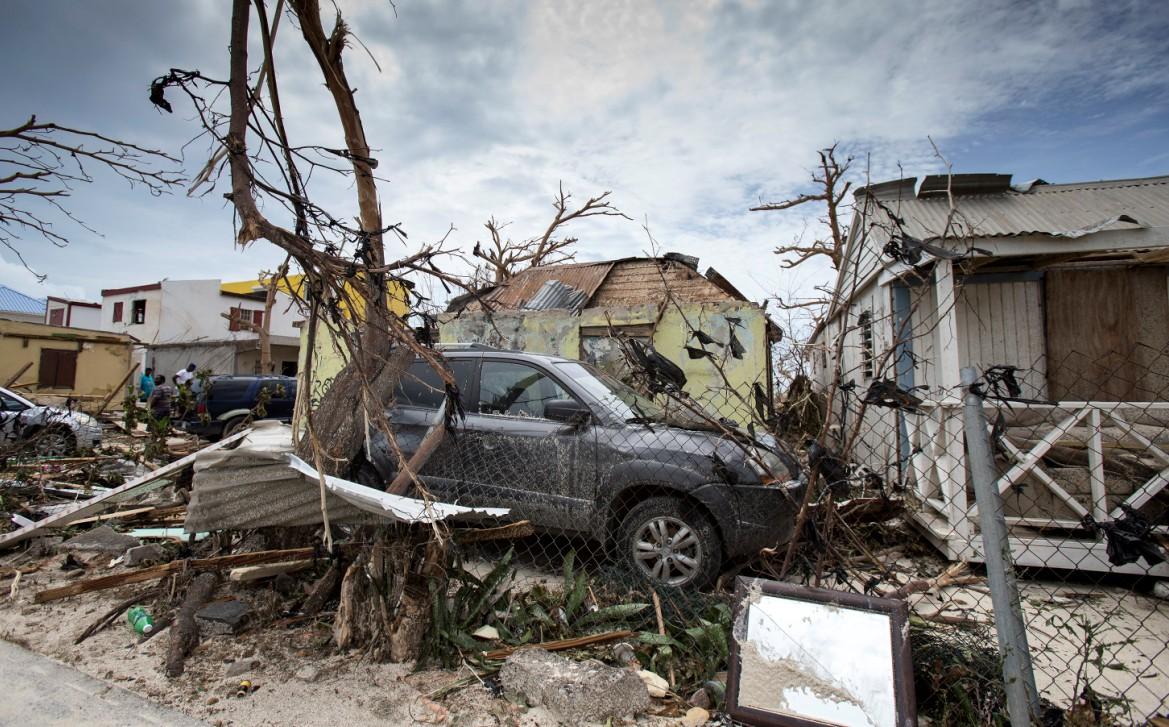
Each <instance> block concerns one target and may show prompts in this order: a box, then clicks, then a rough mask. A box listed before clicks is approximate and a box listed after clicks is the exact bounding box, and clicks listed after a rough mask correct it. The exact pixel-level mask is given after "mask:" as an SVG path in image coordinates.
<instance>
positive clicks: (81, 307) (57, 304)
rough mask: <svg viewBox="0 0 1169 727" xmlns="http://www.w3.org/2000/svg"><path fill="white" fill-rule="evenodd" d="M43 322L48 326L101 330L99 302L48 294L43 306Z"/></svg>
mask: <svg viewBox="0 0 1169 727" xmlns="http://www.w3.org/2000/svg"><path fill="white" fill-rule="evenodd" d="M44 322H45V323H47V324H48V325H50V326H65V327H66V328H87V329H89V330H94V331H97V330H101V303H90V302H89V301H85V300H69V299H68V298H58V297H56V296H54V295H50V296H49V297H48V303H47V304H46V306H45V320H44Z"/></svg>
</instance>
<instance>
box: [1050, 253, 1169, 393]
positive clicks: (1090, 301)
mask: <svg viewBox="0 0 1169 727" xmlns="http://www.w3.org/2000/svg"><path fill="white" fill-rule="evenodd" d="M1166 274H1167V269H1166V268H1164V267H1158V266H1149V267H1139V268H1106V269H1095V270H1051V271H1048V272H1047V274H1046V276H1045V288H1046V290H1045V299H1046V310H1047V378H1048V386H1049V395H1050V397H1051V398H1052V399H1055V400H1063V401H1158V400H1163V399H1165V397H1166V396H1169V284H1167V281H1166Z"/></svg>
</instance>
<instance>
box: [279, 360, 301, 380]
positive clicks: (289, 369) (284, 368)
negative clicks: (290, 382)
mask: <svg viewBox="0 0 1169 727" xmlns="http://www.w3.org/2000/svg"><path fill="white" fill-rule="evenodd" d="M296 371H297V363H296V361H281V362H280V375H281V376H296Z"/></svg>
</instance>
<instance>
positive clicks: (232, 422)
mask: <svg viewBox="0 0 1169 727" xmlns="http://www.w3.org/2000/svg"><path fill="white" fill-rule="evenodd" d="M247 426H248V418H247V417H235V418H234V419H228V420H227V423H225V424H224V425H223V433H222V434H220V435H219V438H220V439H227V438H228V437H230V436H231V435H233V434H236V433H238V432H242V431H243V430H244V429H245V428H247Z"/></svg>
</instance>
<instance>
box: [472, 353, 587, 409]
mask: <svg viewBox="0 0 1169 727" xmlns="http://www.w3.org/2000/svg"><path fill="white" fill-rule="evenodd" d="M572 398H573V397H572V395H571V394H569V393H568V392H567V391H566V390H565V389H564V387H562V386H561V385H560V384H558V383H556V381H555V380H554V379H552V378H551V377H549V376H547V375H546V374H544V373H543V372H541V371H539V370H537V369H535V368H532V367H531V366H526V365H524V364H519V363H510V362H508V361H484V362H483V370H482V371H481V372H480V374H479V413H481V414H506V415H508V416H516V417H539V418H541V419H543V418H545V417H544V405H545V404H546V403H547V402H549V401H552V400H554V399H572Z"/></svg>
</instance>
